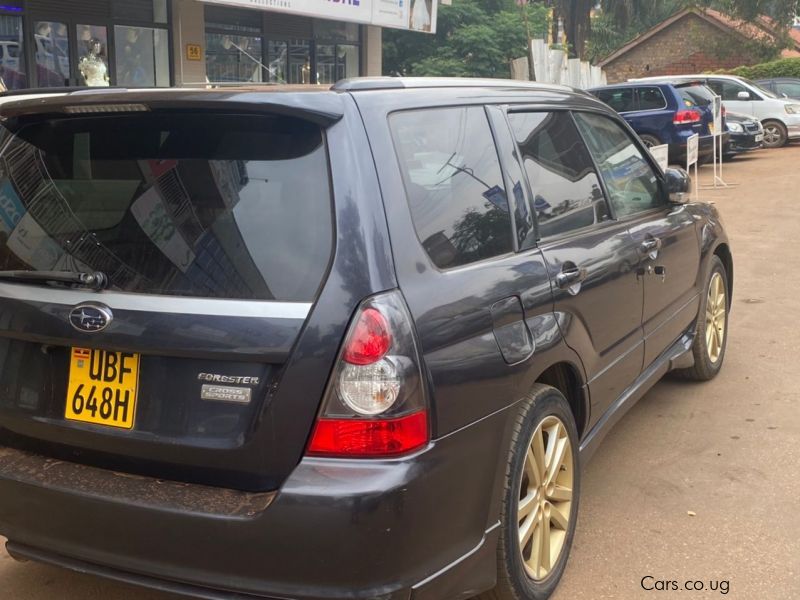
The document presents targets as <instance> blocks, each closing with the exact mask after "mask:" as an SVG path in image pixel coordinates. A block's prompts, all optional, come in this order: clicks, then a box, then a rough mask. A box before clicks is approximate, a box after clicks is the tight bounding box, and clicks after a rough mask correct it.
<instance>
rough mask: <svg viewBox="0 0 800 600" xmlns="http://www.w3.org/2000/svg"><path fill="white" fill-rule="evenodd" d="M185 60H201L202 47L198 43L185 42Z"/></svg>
mask: <svg viewBox="0 0 800 600" xmlns="http://www.w3.org/2000/svg"><path fill="white" fill-rule="evenodd" d="M186 60H203V47H202V46H201V45H200V44H186Z"/></svg>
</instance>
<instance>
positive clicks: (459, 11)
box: [383, 0, 549, 77]
mask: <svg viewBox="0 0 800 600" xmlns="http://www.w3.org/2000/svg"><path fill="white" fill-rule="evenodd" d="M525 10H526V11H527V13H528V21H529V23H530V28H531V35H532V37H546V32H547V29H548V25H549V23H548V19H549V12H548V9H547V8H546V7H545V6H544V5H543V4H541V3H538V2H537V3H532V4H529V5H528V6H527V7H526V8H525ZM527 45H528V42H527V36H526V33H525V22H524V20H523V15H522V9H520V8H518V7H517V6H516V4H515V3H514V1H513V0H457V1H456V2H453V4H452V5H450V6H445V5H439V18H438V26H437V32H436V34H435V35H425V34H422V33H418V32H412V31H399V30H390V29H384V30H383V71H384V73H386V74H387V75H406V76H410V75H415V76H447V77H508V76H509V75H510V72H511V71H510V67H509V63H510V61H511V60H513V59H515V58H519V57H521V56H525V55H526V54H527Z"/></svg>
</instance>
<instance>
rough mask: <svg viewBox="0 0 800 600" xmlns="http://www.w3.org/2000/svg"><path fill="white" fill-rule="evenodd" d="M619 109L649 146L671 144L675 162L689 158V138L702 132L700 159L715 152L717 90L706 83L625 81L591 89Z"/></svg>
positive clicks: (670, 148)
mask: <svg viewBox="0 0 800 600" xmlns="http://www.w3.org/2000/svg"><path fill="white" fill-rule="evenodd" d="M589 93H590V94H593V95H594V96H597V98H599V99H600V100H602V101H603V102H605V103H606V104H608V105H609V106H610V107H611V108H613V109H614V110H616V111H617V112H618V113H619V114H620V115H622V117H623V118H624V119H625V120H626V121H627V122H628V123H629V124H630V126H631V127H633V130H634V131H635V132H636V133H637V134H639V137H640V138H641V139H642V141H643V142H644V143H645V145H646V146H647V147H653V146H659V145H661V144H669V160H670V162H671V163H685V162H686V140H687V139H688V138H689V137H691V136H692V135H694V134H698V135H700V151H699V161H700V162H701V163H702V162H706V161H708V160H710V159H711V157H712V155H713V153H714V136H713V134H712V128H713V123H714V114H713V111H712V107H711V103H712V102H713V99H714V94H713V93H712V92H711V91H710V90H708V89H707V88H705V87H704V86H703V85H702V84H700V85H697V84H693V83H684V84H677V85H673V84H672V83H657V84H644V85H642V84H636V83H623V84H617V85H609V86H604V87H599V88H593V89H590V90H589Z"/></svg>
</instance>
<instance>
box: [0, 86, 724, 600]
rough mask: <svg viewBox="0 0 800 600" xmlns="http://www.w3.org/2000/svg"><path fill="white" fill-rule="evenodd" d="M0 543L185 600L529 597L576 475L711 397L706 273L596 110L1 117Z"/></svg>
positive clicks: (328, 108)
mask: <svg viewBox="0 0 800 600" xmlns="http://www.w3.org/2000/svg"><path fill="white" fill-rule="evenodd" d="M2 116H3V122H2V125H3V127H2V139H1V140H0V168H1V169H2V172H1V173H0V175H1V176H2V181H0V196H1V197H2V203H1V204H0V229H2V240H0V244H1V245H0V318H1V319H2V323H1V324H0V333H1V334H2V335H0V534H1V535H3V536H5V537H6V538H7V539H8V545H7V547H8V551H9V553H10V554H11V555H12V556H14V557H17V558H24V559H33V560H37V561H43V562H47V563H52V564H56V565H62V566H64V567H67V568H70V569H75V570H80V571H83V572H90V573H96V574H98V575H102V576H105V577H110V578H114V579H119V580H123V581H127V582H132V583H136V584H140V585H143V586H149V587H152V588H157V589H164V590H171V591H174V592H179V593H184V594H187V595H193V596H196V597H201V598H217V599H221V598H225V599H233V598H241V599H244V598H254V597H274V598H300V599H311V598H351V599H352V598H363V599H367V598H381V599H384V600H386V599H398V600H399V599H408V598H414V599H420V600H422V599H429V598H430V599H434V598H435V599H449V598H466V597H469V596H474V595H477V594H480V593H482V592H485V591H488V590H492V589H494V594H495V595H492V596H491V597H492V598H527V599H542V598H546V597H547V596H548V595H549V594H550V593H551V592H552V590H553V589H554V588H555V586H556V584H557V583H558V580H559V578H560V576H561V573H562V572H563V570H564V566H565V563H566V560H567V556H568V553H569V548H570V545H571V542H572V537H573V532H574V529H575V522H576V518H577V513H578V499H579V493H580V468H579V467H580V464H581V462H582V461H583V460H585V459H586V458H587V457H588V456H589V455H590V454H591V452H592V451H593V450H594V448H595V447H596V446H597V444H598V443H599V442H600V440H601V439H602V438H603V436H604V435H605V434H606V433H607V432H608V430H609V428H610V427H611V426H612V425H613V424H614V423H615V422H617V421H618V420H619V419H620V417H621V416H622V415H623V414H624V413H625V411H626V410H628V408H630V406H631V405H632V404H633V403H634V402H635V401H636V400H637V399H638V398H640V397H641V396H642V395H643V394H644V393H645V392H646V391H647V390H648V389H649V388H650V387H651V386H652V385H653V384H654V383H655V382H656V381H658V379H659V378H661V377H662V376H663V375H664V374H665V373H667V372H668V371H671V370H673V369H677V370H679V371H680V373H681V374H682V375H684V376H685V377H688V378H692V379H698V380H706V379H710V378H712V377H713V376H714V375H715V374H716V373H717V372H718V370H719V369H720V367H721V365H722V362H723V358H724V354H725V345H726V341H727V336H726V332H727V318H728V317H727V315H728V309H729V307H730V298H731V287H732V282H733V264H732V259H731V252H730V249H729V245H728V241H727V238H726V236H725V232H724V230H723V226H722V224H721V222H720V219H719V216H718V214H717V212H716V210H715V209H714V207H712V206H708V205H705V204H688V203H685V201H684V198H683V196H682V193H683V192H685V191H686V186H687V181H686V179H685V177H684V176H683V174H681V173H680V172H676V171H668V172H667V173H662V172H661V171H660V170H659V169H658V167H657V166H656V165H655V164H654V163H653V161H652V160H651V158H650V156H649V154H648V153H647V151H646V150H645V149H644V148H643V146H642V145H641V142H640V141H639V140H638V138H637V137H636V135H635V134H634V133H633V132H632V131H631V129H630V128H629V127H628V126H627V125H626V124H625V122H624V121H623V120H622V119H621V118H620V117H619V116H617V115H616V114H615V113H613V111H611V110H610V109H609V108H607V107H606V106H605V105H603V104H602V103H600V102H599V101H597V100H595V99H593V98H591V97H590V96H588V95H585V94H581V93H575V92H573V91H571V90H569V89H567V88H562V87H548V86H542V85H535V84H522V83H515V82H503V81H478V80H438V81H437V80H399V79H375V80H371V79H367V80H352V81H345V82H342V83H340V84H338V85H336V86H335V87H334V88H333V89H331V90H319V89H318V88H315V89H313V90H312V91H301V90H298V89H297V88H279V87H278V88H267V89H255V90H254V89H238V90H233V89H223V90H162V91H124V90H107V91H84V92H74V93H65V94H52V95H49V96H46V97H44V98H35V99H30V98H29V99H25V98H20V99H17V100H14V99H13V98H6V100H5V102H4V104H3V105H2Z"/></svg>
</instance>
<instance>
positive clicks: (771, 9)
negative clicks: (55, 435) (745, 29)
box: [714, 0, 800, 28]
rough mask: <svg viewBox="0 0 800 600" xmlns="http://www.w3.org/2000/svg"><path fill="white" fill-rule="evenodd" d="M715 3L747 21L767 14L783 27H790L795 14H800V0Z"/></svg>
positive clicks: (754, 0)
mask: <svg viewBox="0 0 800 600" xmlns="http://www.w3.org/2000/svg"><path fill="white" fill-rule="evenodd" d="M714 4H716V5H717V6H718V7H719V8H720V9H721V10H723V11H725V12H727V13H729V14H732V15H735V16H737V17H740V18H742V19H744V20H746V21H753V20H755V19H756V18H757V17H759V16H761V15H767V16H769V17H771V18H772V19H773V20H774V21H775V23H776V25H778V26H779V27H782V28H789V27H790V26H791V24H792V22H793V20H794V18H795V16H797V15H798V14H800V0H718V1H717V2H714Z"/></svg>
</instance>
